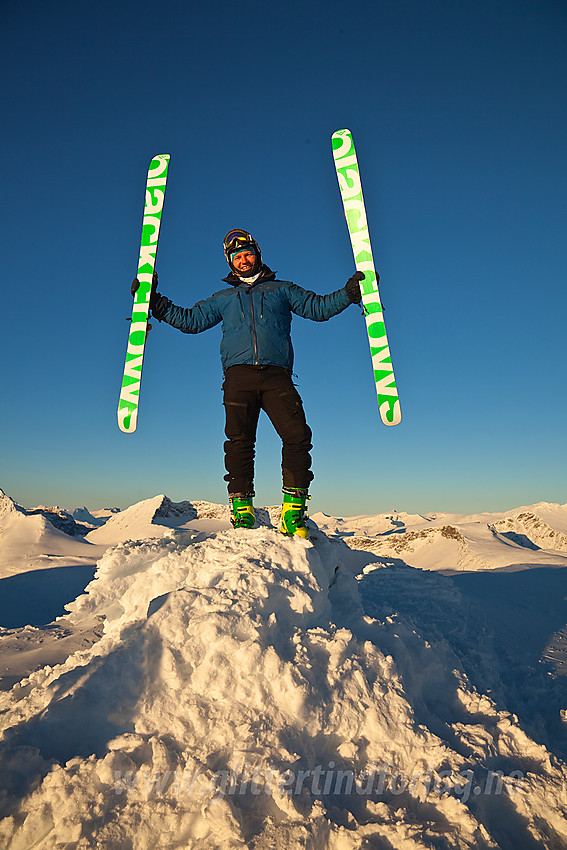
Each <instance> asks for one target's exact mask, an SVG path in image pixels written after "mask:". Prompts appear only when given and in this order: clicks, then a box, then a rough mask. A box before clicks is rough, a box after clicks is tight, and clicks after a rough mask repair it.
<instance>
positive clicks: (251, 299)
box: [250, 287, 258, 366]
mask: <svg viewBox="0 0 567 850" xmlns="http://www.w3.org/2000/svg"><path fill="white" fill-rule="evenodd" d="M250 313H251V315H252V337H253V339H254V355H255V358H256V359H255V365H256V366H257V365H258V340H257V338H256V321H255V318H254V300H253V298H252V287H250Z"/></svg>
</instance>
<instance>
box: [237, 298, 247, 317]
mask: <svg viewBox="0 0 567 850" xmlns="http://www.w3.org/2000/svg"><path fill="white" fill-rule="evenodd" d="M237 294H238V303H239V304H240V312H241V313H242V321H243V322H245V321H246V316H245V315H244V304H243V303H242V296H241V294H240V292H238V293H237Z"/></svg>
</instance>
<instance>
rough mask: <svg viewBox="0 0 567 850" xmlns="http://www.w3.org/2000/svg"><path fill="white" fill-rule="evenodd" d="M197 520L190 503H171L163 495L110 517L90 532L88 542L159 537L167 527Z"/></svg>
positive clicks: (112, 544) (116, 542)
mask: <svg viewBox="0 0 567 850" xmlns="http://www.w3.org/2000/svg"><path fill="white" fill-rule="evenodd" d="M196 518H197V511H196V509H195V508H194V506H193V505H192V504H191V502H177V503H176V502H172V501H171V500H170V499H168V497H167V496H164V495H163V494H162V495H160V496H154V497H153V498H152V499H144V501H142V502H137V503H136V504H135V505H132V506H131V507H129V508H126V510H124V511H120V512H119V513H116V514H114V515H113V516H111V517H109V519H108V520H107V521H106V522H105V524H104V525H103V526H101V527H100V528H95V529H94V530H93V531H91V532H89V534H88V535H87V540H88V541H89V542H90V543H98V544H103V545H107V546H115V545H116V544H118V543H123V542H124V541H125V540H142V539H147V538H151V537H162V536H163V535H164V534H167V531H168V529H169V528H171V527H174V526H179V525H183V523H185V522H188V521H189V520H192V519H196Z"/></svg>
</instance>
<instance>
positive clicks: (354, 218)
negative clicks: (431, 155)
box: [331, 130, 402, 425]
mask: <svg viewBox="0 0 567 850" xmlns="http://www.w3.org/2000/svg"><path fill="white" fill-rule="evenodd" d="M331 141H332V145H333V157H334V160H335V168H336V170H337V178H338V181H339V188H340V191H341V197H342V199H343V206H344V211H345V217H346V221H347V226H348V232H349V234H350V241H351V244H352V252H353V254H354V262H355V264H356V268H357V270H358V271H361V272H364V280H361V281H360V291H361V293H362V305H363V308H364V315H365V317H366V327H367V330H368V341H369V343H370V354H371V357H372V367H373V369H374V380H375V382H376V394H377V395H378V408H379V410H380V417H381V419H382V422H383V423H384V424H385V425H397V424H398V423H399V422H400V421H401V419H402V412H401V409H400V401H399V399H398V390H397V388H396V380H395V378H394V367H393V365H392V358H391V356H390V347H389V345H388V338H387V336H386V326H385V324H384V313H383V311H382V304H381V302H380V292H379V291H378V277H377V275H376V270H375V268H374V260H373V258H372V248H371V246H370V235H369V233H368V225H367V222H366V210H365V207H364V198H363V197H362V186H361V184H360V172H359V170H358V161H357V159H356V150H355V147H354V141H353V138H352V134H351V132H350V130H337V131H336V133H333V135H332V137H331Z"/></svg>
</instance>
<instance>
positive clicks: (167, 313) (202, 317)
mask: <svg viewBox="0 0 567 850" xmlns="http://www.w3.org/2000/svg"><path fill="white" fill-rule="evenodd" d="M156 287H157V275H155V283H154V285H153V288H152V294H151V297H150V307H151V310H152V314H153V315H154V316H155V318H156V319H157V320H158V322H162V321H163V322H167V324H168V325H171V326H172V327H174V328H177V329H178V330H180V331H183V333H186V334H199V333H201V331H207V330H208V329H209V328H213V327H214V326H215V325H218V323H219V322H220V321H221V320H222V314H221V312H220V309H219V304H218V299H217V297H216V296H215V295H212V296H211V297H210V298H207V299H205V301H198V302H197V304H195V306H194V307H177V306H176V305H175V304H174V303H173V302H172V301H170V300H169V298H166V296H165V295H161V294H160V293H159V292H157V289H156Z"/></svg>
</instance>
